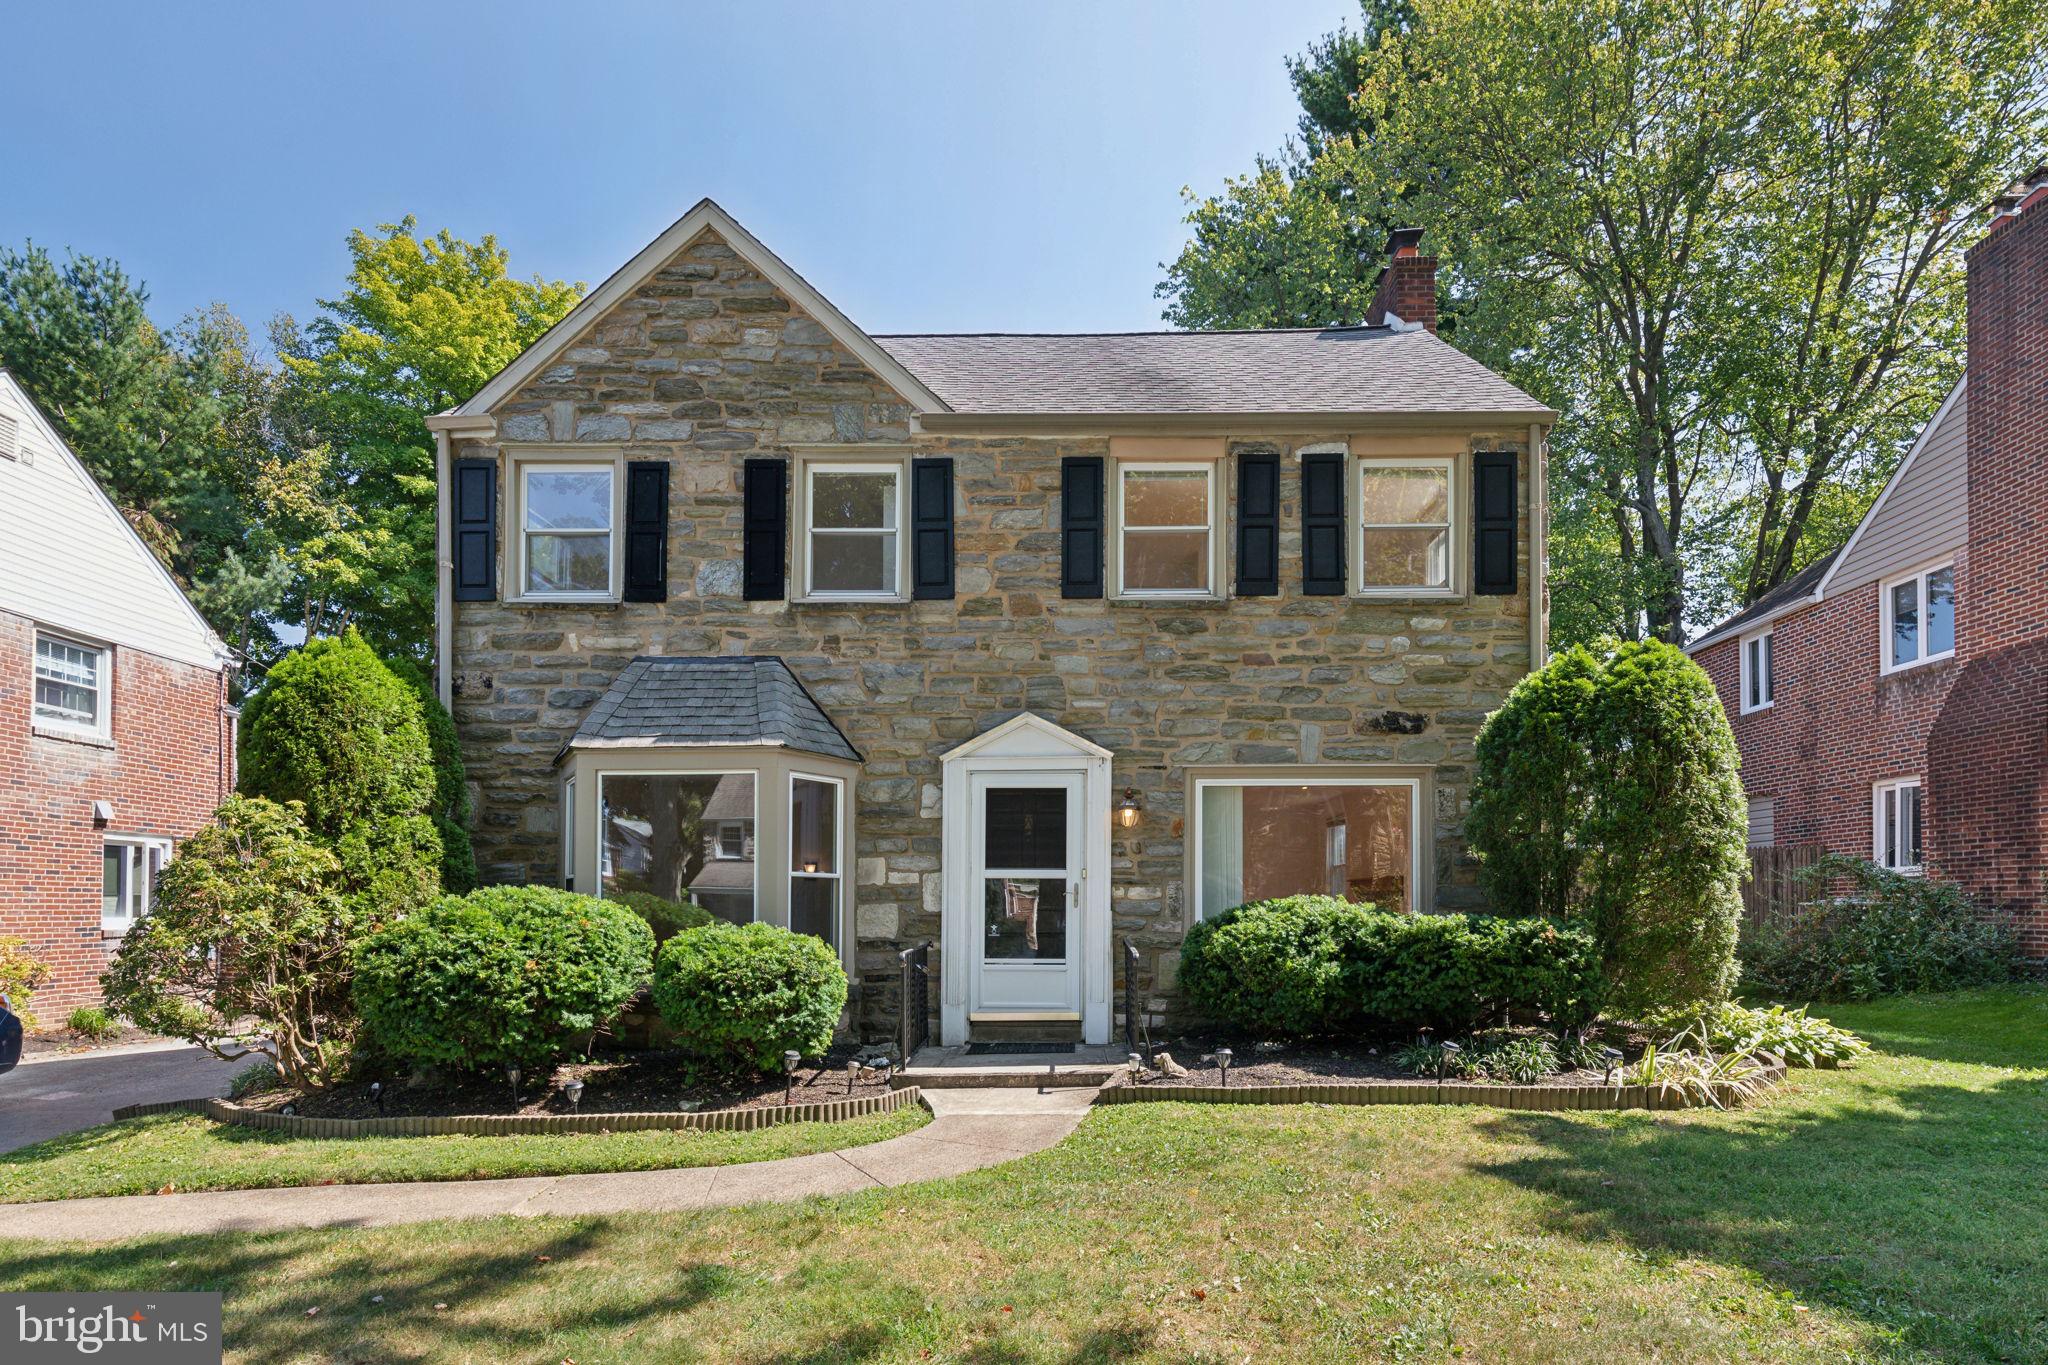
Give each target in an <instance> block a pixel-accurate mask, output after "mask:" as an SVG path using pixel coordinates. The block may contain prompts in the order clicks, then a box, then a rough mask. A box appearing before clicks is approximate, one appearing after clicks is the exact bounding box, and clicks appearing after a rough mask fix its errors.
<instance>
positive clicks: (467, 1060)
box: [355, 886, 654, 1074]
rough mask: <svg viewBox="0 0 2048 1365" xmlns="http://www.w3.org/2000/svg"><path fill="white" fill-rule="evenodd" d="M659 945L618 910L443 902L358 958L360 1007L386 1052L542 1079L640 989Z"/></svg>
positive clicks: (537, 890)
mask: <svg viewBox="0 0 2048 1365" xmlns="http://www.w3.org/2000/svg"><path fill="white" fill-rule="evenodd" d="M653 953H654V936H653V935H652V934H651V933H650V932H649V931H648V928H647V926H646V924H644V923H643V922H641V920H640V917H639V916H638V915H635V914H634V913H633V912H632V911H630V910H628V909H626V908H625V907H624V906H620V905H614V904H612V903H610V902H608V901H601V900H597V899H596V898H594V897H591V896H579V895H577V894H575V893H574V892H572V891H559V890H556V889H554V888H553V887H546V886H492V887H485V888H483V889H482V890H479V891H472V892H470V893H469V894H468V895H466V896H444V897H442V898H441V899H440V900H438V901H436V902H434V903H433V904H432V905H430V906H428V907H427V908H426V909H425V910H423V911H420V912H418V913H417V914H414V915H411V916H409V917H408V918H406V919H403V920H400V921H399V922H398V923H396V924H393V925H390V926H389V927H387V928H384V929H381V930H379V931H378V932H377V933H375V934H373V935H371V936H370V937H369V938H368V939H367V940H366V941H365V942H364V943H363V944H362V946H361V947H360V948H358V949H357V950H356V955H355V967H356V979H355V998H356V1007H357V1009H358V1010H359V1011H360V1012H361V1014H362V1018H363V1023H364V1026H365V1028H366V1030H367V1031H368V1033H369V1035H370V1036H371V1037H372V1038H373V1039H374V1040H375V1042H376V1045H377V1047H378V1048H379V1049H381V1050H382V1051H383V1052H385V1053H387V1054H388V1055H390V1056H392V1057H395V1058H397V1059H399V1060H400V1061H404V1062H409V1063H412V1064H414V1065H418V1066H435V1065H439V1066H449V1067H455V1068H458V1069H461V1070H465V1071H491V1070H497V1069H501V1068H503V1067H506V1066H511V1065H517V1066H520V1067H523V1068H526V1069H528V1070H531V1071H533V1072H535V1073H536V1074H538V1073H539V1072H540V1071H542V1070H543V1069H545V1068H547V1067H549V1066H551V1065H553V1063H554V1062H555V1061H556V1060H557V1059H558V1058H559V1057H560V1056H561V1055H562V1054H563V1052H564V1051H566V1050H567V1049H568V1047H569V1046H570V1044H571V1043H572V1042H573V1041H575V1040H576V1039H577V1038H579V1037H580V1036H583V1035H587V1034H588V1033H590V1032H591V1031H592V1030H593V1029H596V1028H598V1027H600V1026H601V1025H603V1024H606V1023H608V1022H610V1021H611V1020H612V1019H613V1018H614V1017H615V1016H617V1014H618V1012H619V1011H620V1010H621V1009H623V1008H624V1007H625V1005H626V1002H627V1001H629V1000H631V999H632V998H633V995H634V993H635V992H636V991H638V990H639V989H640V988H641V987H642V986H643V985H645V984H646V983H647V978H648V964H649V961H650V959H651V958H652V956H653Z"/></svg>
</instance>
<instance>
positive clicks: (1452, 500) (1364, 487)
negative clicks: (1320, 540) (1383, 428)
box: [1356, 459, 1457, 596]
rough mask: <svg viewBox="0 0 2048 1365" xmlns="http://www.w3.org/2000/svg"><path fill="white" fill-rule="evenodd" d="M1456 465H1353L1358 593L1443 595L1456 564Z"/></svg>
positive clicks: (1412, 462)
mask: <svg viewBox="0 0 2048 1365" xmlns="http://www.w3.org/2000/svg"><path fill="white" fill-rule="evenodd" d="M1456 467H1457V466H1456V461H1454V460H1450V459H1434V460H1421V459H1403V460H1390V459H1366V460H1360V461H1359V462H1358V548H1357V551H1356V557H1357V561H1358V591H1359V592H1361V593H1365V594H1378V595H1384V596H1399V595H1409V594H1417V593H1420V594H1439V593H1441V594H1448V593H1451V592H1454V591H1455V590H1456V585H1455V583H1454V581H1453V579H1452V572H1453V566H1454V565H1455V564H1456V563H1457V558H1456V548H1455V545H1454V537H1453V535H1452V527H1453V526H1454V525H1455V524H1456V513H1457V491H1456V490H1457V479H1456V477H1455V470H1456Z"/></svg>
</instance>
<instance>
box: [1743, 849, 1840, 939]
mask: <svg viewBox="0 0 2048 1365" xmlns="http://www.w3.org/2000/svg"><path fill="white" fill-rule="evenodd" d="M1826 852H1827V850H1826V849H1824V848H1822V847H1821V846H1820V845H1819V844H1787V845H1785V846H1783V847H1780V848H1752V849H1751V850H1750V851H1749V878H1748V880H1746V881H1744V882H1743V883H1742V918H1743V920H1744V921H1745V922H1746V923H1748V924H1749V925H1750V926H1751V927H1752V928H1754V927H1755V926H1757V925H1761V924H1764V923H1767V922H1769V921H1771V920H1782V919H1786V918H1789V917H1790V916H1791V915H1792V914H1793V913H1794V912H1795V911H1797V910H1798V908H1799V905H1800V902H1802V901H1808V900H1812V899H1813V898H1814V896H1815V895H1816V894H1818V892H1819V888H1818V887H1815V886H1814V885H1813V884H1812V883H1811V882H1810V881H1808V880H1807V879H1806V878H1803V877H1801V876H1800V875H1799V874H1800V873H1801V872H1803V871H1805V870H1806V869H1807V868H1809V867H1812V866H1813V865H1814V864H1815V863H1817V862H1819V861H1820V859H1821V856H1822V855H1823V854H1824V853H1826Z"/></svg>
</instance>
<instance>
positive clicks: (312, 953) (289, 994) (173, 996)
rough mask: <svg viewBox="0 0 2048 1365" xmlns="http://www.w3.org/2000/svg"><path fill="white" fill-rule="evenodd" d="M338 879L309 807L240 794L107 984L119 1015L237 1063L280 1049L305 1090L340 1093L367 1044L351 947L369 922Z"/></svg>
mask: <svg viewBox="0 0 2048 1365" xmlns="http://www.w3.org/2000/svg"><path fill="white" fill-rule="evenodd" d="M339 872H340V868H339V864H338V863H337V862H336V860H335V856H334V854H333V853H332V852H331V851H330V850H328V849H327V848H325V847H323V846H321V844H320V843H318V842H317V841H316V840H314V839H313V838H312V836H311V835H310V834H308V833H307V830H306V826H305V821H304V818H303V812H302V810H301V808H300V807H299V806H298V805H297V804H296V803H294V804H291V805H279V804H278V803H276V802H275V801H266V800H264V799H262V798H261V797H249V796H235V797H230V798H229V799H228V802H227V804H226V805H224V806H222V807H221V808H220V809H219V810H217V811H215V812H214V816H213V823H212V824H210V825H208V826H206V828H204V829H202V830H200V831H199V832H198V833H197V834H195V835H193V836H192V837H191V838H190V839H187V840H186V841H185V842H184V843H183V844H181V845H180V846H179V848H178V856H177V857H175V858H173V859H171V861H170V862H168V863H166V864H164V870H163V871H162V872H161V873H159V874H158V875H157V882H156V896H155V899H154V901H153V902H152V904H151V907H150V912H149V914H148V915H146V916H144V917H143V918H142V920H141V921H140V922H139V923H137V924H136V926H135V927H134V928H132V929H130V930H129V931H128V934H127V936H126V937H125V938H123V939H122V940H121V949H120V951H119V952H118V953H116V954H115V955H114V960H113V962H112V963H110V964H109V965H108V967H107V970H106V971H105V972H104V973H103V974H102V975H101V977H100V988H101V990H102V991H104V992H105V994H106V1000H107V1006H108V1008H110V1009H113V1010H116V1011H118V1012H119V1013H121V1014H122V1015H125V1016H126V1017H127V1018H129V1019H131V1020H133V1021H134V1022H135V1023H136V1024H137V1025H138V1026H140V1027H142V1028H145V1029H148V1030H150V1031H151V1032H152V1033H162V1034H166V1035H168V1036H171V1037H175V1038H184V1039H186V1040H188V1041H190V1042H193V1043H197V1044H198V1045H199V1046H201V1047H203V1048H206V1049H207V1050H208V1051H210V1052H212V1053H214V1055H216V1056H218V1057H223V1058H226V1059H227V1060H229V1061H234V1060H237V1059H238V1058H242V1057H248V1056H253V1055H255V1054H257V1053H259V1052H265V1051H268V1052H270V1053H271V1054H272V1055H273V1056H274V1057H275V1059H276V1062H277V1068H278V1070H279V1072H281V1073H282V1074H283V1076H284V1077H285V1079H286V1080H287V1081H289V1082H290V1083H291V1084H293V1085H296V1086H311V1087H317V1086H322V1085H328V1084H331V1083H333V1082H334V1081H335V1080H338V1079H339V1078H340V1076H341V1074H342V1068H343V1066H344V1065H345V1063H346V1060H347V1055H348V1047H349V1041H350V1039H351V1038H352V1037H353V1036H354V1033H355V1027H356V1021H355V1012H354V1010H353V1009H351V1008H350V1006H349V950H350V949H351V948H352V947H353V946H354V944H355V940H356V937H357V935H358V934H359V933H360V932H361V930H362V927H363V924H364V914H363V911H362V909H361V907H360V904H359V903H358V902H357V901H355V900H353V899H352V898H349V897H346V896H343V895H341V894H340V892H339V891H337V890H336V886H337V884H338V882H339V880H340V876H339ZM266 1040H267V1041H266Z"/></svg>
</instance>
